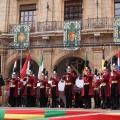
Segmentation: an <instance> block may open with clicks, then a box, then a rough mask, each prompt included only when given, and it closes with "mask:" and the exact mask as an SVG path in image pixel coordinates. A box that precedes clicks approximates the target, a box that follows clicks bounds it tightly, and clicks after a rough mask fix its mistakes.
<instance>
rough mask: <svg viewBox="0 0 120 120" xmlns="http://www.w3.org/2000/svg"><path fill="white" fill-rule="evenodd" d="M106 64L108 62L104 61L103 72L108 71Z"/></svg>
mask: <svg viewBox="0 0 120 120" xmlns="http://www.w3.org/2000/svg"><path fill="white" fill-rule="evenodd" d="M107 64H108V61H107V60H106V61H105V62H104V70H108V69H107Z"/></svg>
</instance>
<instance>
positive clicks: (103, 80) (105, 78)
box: [100, 73, 110, 97]
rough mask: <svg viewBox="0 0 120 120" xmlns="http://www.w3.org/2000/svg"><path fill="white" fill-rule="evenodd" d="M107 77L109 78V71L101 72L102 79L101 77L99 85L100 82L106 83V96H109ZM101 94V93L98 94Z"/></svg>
mask: <svg viewBox="0 0 120 120" xmlns="http://www.w3.org/2000/svg"><path fill="white" fill-rule="evenodd" d="M109 78H110V74H109V73H105V74H104V73H103V75H102V79H101V85H102V83H106V93H105V95H106V97H109V96H110V83H109ZM100 96H101V95H100Z"/></svg>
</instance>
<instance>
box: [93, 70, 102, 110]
mask: <svg viewBox="0 0 120 120" xmlns="http://www.w3.org/2000/svg"><path fill="white" fill-rule="evenodd" d="M100 83H101V81H100V74H99V73H97V69H95V74H94V81H93V87H94V102H95V106H94V108H99V107H100V95H99V93H100Z"/></svg>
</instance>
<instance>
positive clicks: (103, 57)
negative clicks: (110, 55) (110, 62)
mask: <svg viewBox="0 0 120 120" xmlns="http://www.w3.org/2000/svg"><path fill="white" fill-rule="evenodd" d="M104 62H105V55H104V48H103V52H102V70H103V69H104Z"/></svg>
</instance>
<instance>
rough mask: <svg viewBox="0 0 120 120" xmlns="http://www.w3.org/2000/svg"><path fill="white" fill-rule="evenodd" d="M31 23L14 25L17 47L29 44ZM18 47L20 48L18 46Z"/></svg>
mask: <svg viewBox="0 0 120 120" xmlns="http://www.w3.org/2000/svg"><path fill="white" fill-rule="evenodd" d="M30 27H31V24H21V25H15V27H14V46H15V47H16V49H19V48H22V49H25V47H27V46H29V41H30ZM17 47H18V48H17Z"/></svg>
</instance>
